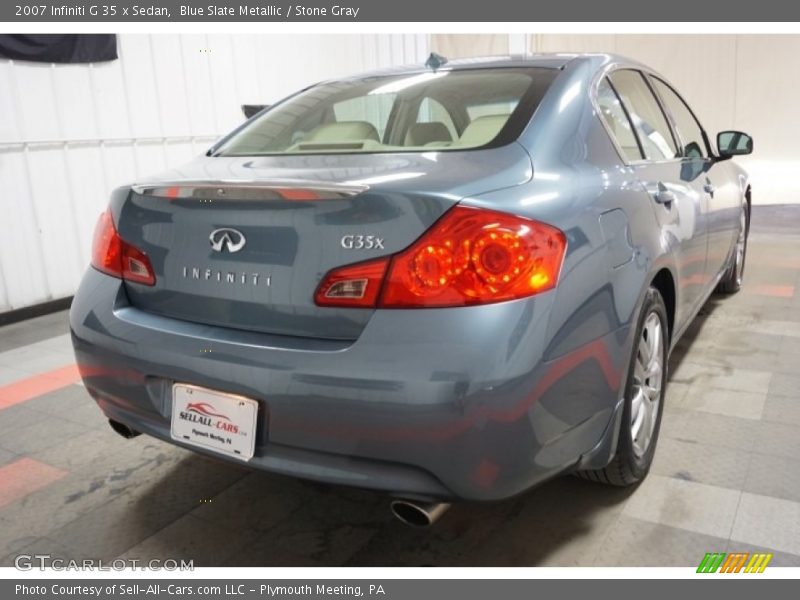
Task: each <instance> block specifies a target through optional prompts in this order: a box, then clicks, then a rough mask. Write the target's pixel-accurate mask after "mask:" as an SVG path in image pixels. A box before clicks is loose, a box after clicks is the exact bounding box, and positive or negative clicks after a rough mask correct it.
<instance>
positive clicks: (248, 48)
mask: <svg viewBox="0 0 800 600" xmlns="http://www.w3.org/2000/svg"><path fill="white" fill-rule="evenodd" d="M427 53H428V36H427V35H424V34H423V35H416V34H409V35H317V36H299V35H216V34H211V35H174V34H168V35H167V34H161V35H121V36H119V54H120V59H119V60H117V61H113V62H110V63H97V64H90V65H41V64H34V63H25V62H18V61H10V60H0V115H2V117H0V189H3V194H0V211H2V212H0V214H2V215H3V217H2V219H3V220H2V223H3V224H4V225H5V224H6V223H12V226H11V227H7V228H6V229H5V230H4V231H5V233H4V235H3V236H2V238H0V312H2V311H5V310H9V309H15V308H21V307H24V306H29V305H32V304H36V303H39V302H44V301H47V300H51V299H54V298H60V297H64V296H69V295H71V294H72V293H74V291H75V289H76V288H77V285H78V282H79V281H80V277H81V275H82V273H83V271H84V270H85V268H86V265H87V264H88V263H89V258H90V246H91V237H92V232H93V230H94V225H95V223H96V220H97V216H98V214H99V213H100V212H101V211H102V210H103V208H104V207H105V205H106V203H107V200H108V195H109V193H110V192H111V190H112V189H114V188H116V187H118V186H120V185H123V184H126V183H131V182H133V181H135V180H137V179H139V178H142V177H145V176H148V175H152V174H155V173H157V172H160V171H163V170H165V169H168V168H174V167H177V166H179V165H181V164H182V163H185V162H187V161H188V160H190V159H191V158H192V157H194V156H197V155H199V154H201V153H203V152H204V151H205V150H206V149H207V148H208V147H209V146H210V145H211V144H212V143H213V141H214V140H215V139H217V138H218V137H219V136H220V135H222V134H224V133H226V132H227V131H229V130H230V129H232V128H233V127H235V126H236V125H238V124H239V123H241V122H242V120H243V116H242V114H241V105H242V104H271V103H274V102H276V101H278V100H280V99H281V98H283V97H285V96H286V95H288V94H290V93H292V92H294V91H296V90H297V89H299V88H301V87H305V86H307V85H310V84H312V83H315V82H317V81H319V80H323V79H329V78H332V77H338V76H342V75H347V74H352V73H358V72H360V71H363V70H365V69H372V68H379V67H384V66H389V65H397V64H404V63H420V62H422V61H424V60H425V57H426V56H427Z"/></svg>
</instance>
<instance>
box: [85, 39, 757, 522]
mask: <svg viewBox="0 0 800 600" xmlns="http://www.w3.org/2000/svg"><path fill="white" fill-rule="evenodd" d="M751 151H752V140H751V138H750V137H749V136H748V135H746V134H744V133H741V132H737V131H726V132H722V133H720V134H719V135H717V136H716V138H715V140H714V141H712V139H711V138H710V136H709V135H708V134H707V132H706V131H705V130H704V129H703V127H702V125H701V124H700V122H699V121H698V120H697V118H696V117H695V115H694V113H693V112H692V110H691V109H690V108H689V106H688V105H687V104H686V103H685V102H684V101H683V99H682V98H681V96H680V95H679V93H678V92H677V91H676V90H675V89H674V88H673V87H672V86H671V85H670V84H669V83H668V82H667V81H666V80H665V79H664V78H663V77H661V76H660V75H658V74H656V73H654V72H653V71H652V70H650V69H648V68H647V67H645V66H643V65H640V64H637V63H635V62H632V61H629V60H627V59H623V58H621V57H617V56H611V55H582V56H565V55H540V56H533V57H528V58H524V59H522V58H515V57H509V58H505V59H501V58H495V59H489V60H472V61H459V62H451V63H446V62H445V61H444V60H443V59H442V58H441V57H438V56H435V55H433V56H432V58H431V60H429V62H428V64H427V65H426V66H424V67H415V68H406V69H396V70H391V71H384V72H380V73H373V74H368V75H364V76H359V77H353V78H350V79H341V80H336V81H330V82H326V83H322V84H319V85H315V86H312V87H310V88H308V89H305V90H303V91H301V92H299V93H297V94H295V95H294V96H291V97H289V98H287V99H286V100H284V101H282V102H280V103H278V104H276V105H274V106H272V107H270V108H267V109H265V110H263V111H262V112H261V113H259V114H258V115H256V116H255V117H253V118H251V119H250V120H249V121H247V122H246V123H245V124H244V125H243V126H241V127H240V128H239V129H237V130H236V131H234V132H233V133H231V134H230V135H228V136H227V137H225V138H224V139H222V140H221V141H220V142H219V143H218V144H216V145H215V146H214V147H213V148H212V149H211V150H210V151H209V152H208V153H207V155H205V156H203V157H201V158H199V159H197V160H195V161H194V162H192V163H190V164H189V165H187V166H185V167H183V168H180V169H177V170H174V171H171V172H168V173H166V174H163V175H161V176H158V177H155V178H153V179H150V180H147V181H140V182H137V183H135V184H133V185H130V186H126V187H123V188H120V189H117V190H116V191H115V192H114V193H113V195H112V198H111V201H110V205H109V208H108V211H107V212H106V213H105V214H103V215H102V216H101V218H100V221H99V223H98V226H97V230H96V234H95V239H94V248H93V257H92V268H90V269H89V270H88V272H87V273H86V276H85V278H84V280H83V282H82V284H81V286H80V289H79V291H78V293H77V295H76V296H75V300H74V302H73V304H72V310H71V314H70V322H71V328H72V333H73V341H74V346H75V353H76V355H77V360H78V363H79V366H80V371H81V375H82V376H83V379H84V382H85V384H86V388H87V389H88V390H89V392H90V393H91V394H92V396H93V397H94V398H95V399H96V400H97V403H98V404H99V405H100V408H101V409H102V410H103V412H104V413H105V414H106V415H107V416H108V418H109V419H110V420H111V424H112V426H113V427H114V428H115V429H116V430H117V431H118V432H120V433H122V434H123V435H126V436H132V435H135V434H137V433H147V434H149V435H152V436H155V437H157V438H160V439H162V440H165V441H168V442H171V443H174V444H177V445H180V446H184V447H187V448H190V449H193V450H196V451H199V452H203V453H207V454H213V455H215V456H219V457H222V458H226V459H229V460H232V461H235V462H240V463H247V464H249V465H252V466H253V467H255V468H259V469H264V470H268V471H273V472H278V473H285V474H290V475H295V476H298V477H303V478H308V479H314V480H319V481H324V482H330V483H336V484H346V485H351V486H358V487H362V488H369V489H374V490H381V491H384V492H386V493H387V494H389V495H390V496H391V497H393V498H395V499H396V500H397V501H396V502H395V505H394V506H395V512H396V513H397V514H398V515H399V516H401V518H404V519H405V520H406V521H409V522H412V523H425V522H429V521H431V520H433V519H435V517H436V516H437V515H438V514H440V513H441V511H442V510H443V508H444V507H445V506H446V505H444V504H441V503H443V502H448V501H450V500H453V499H466V500H492V499H500V498H506V497H509V496H511V495H514V494H518V493H520V492H522V491H524V490H527V489H528V488H530V487H531V486H534V485H536V484H537V483H540V482H542V481H544V480H546V479H548V478H551V477H553V476H555V475H558V474H561V473H564V472H569V471H577V472H580V473H582V474H584V475H585V476H586V477H588V478H590V479H594V480H597V481H601V482H606V483H611V484H615V485H629V484H633V483H635V482H637V481H640V480H641V479H642V478H643V477H645V475H646V474H647V472H648V468H649V466H650V463H651V461H652V458H653V453H654V452H655V449H656V441H657V439H658V431H659V424H660V420H661V413H662V409H663V405H664V391H665V384H666V380H667V357H668V355H669V352H670V349H671V348H672V347H674V345H675V343H676V341H677V340H678V338H679V337H680V335H681V334H682V333H683V331H684V330H685V329H686V327H687V325H688V324H689V323H690V321H691V320H692V318H693V317H694V316H695V315H696V313H697V312H698V310H699V309H700V307H701V305H702V304H703V303H704V302H705V300H706V299H707V297H708V296H709V294H711V292H712V291H713V290H714V289H715V288H718V289H720V290H722V291H724V292H735V291H736V290H738V288H739V286H740V285H741V281H742V273H743V268H744V260H745V250H746V242H747V230H748V223H749V213H750V185H749V183H748V177H747V175H746V173H745V172H744V171H742V169H740V168H739V167H737V166H736V165H735V164H734V163H733V162H732V161H731V160H728V159H730V158H731V157H732V156H733V155H736V154H747V153H749V152H751Z"/></svg>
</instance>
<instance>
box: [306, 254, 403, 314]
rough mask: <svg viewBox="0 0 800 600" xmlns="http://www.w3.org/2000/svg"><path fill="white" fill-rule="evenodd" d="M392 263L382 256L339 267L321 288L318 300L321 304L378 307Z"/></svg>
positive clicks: (318, 290)
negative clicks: (384, 279)
mask: <svg viewBox="0 0 800 600" xmlns="http://www.w3.org/2000/svg"><path fill="white" fill-rule="evenodd" d="M388 264H389V259H388V258H379V259H378V260H371V261H368V262H363V263H357V264H355V265H349V266H347V267H342V268H341V269H335V270H333V271H331V272H330V273H328V276H327V277H326V278H325V280H324V281H323V282H322V283H321V284H320V286H319V287H318V288H317V293H316V295H315V297H314V300H315V301H316V303H317V304H318V305H319V306H352V307H356V308H357V307H362V308H370V307H374V306H375V302H376V301H377V300H378V292H380V290H381V282H382V281H383V276H384V274H385V273H386V267H387V265H388Z"/></svg>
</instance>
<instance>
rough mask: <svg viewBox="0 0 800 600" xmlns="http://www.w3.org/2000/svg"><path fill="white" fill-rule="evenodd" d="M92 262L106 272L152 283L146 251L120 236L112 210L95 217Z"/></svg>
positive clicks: (127, 279) (127, 278) (138, 281)
mask: <svg viewBox="0 0 800 600" xmlns="http://www.w3.org/2000/svg"><path fill="white" fill-rule="evenodd" d="M92 266H93V267H94V268H95V269H97V270H98V271H102V272H103V273H106V274H107V275H112V276H114V277H119V278H121V279H125V280H126V281H134V282H136V283H143V284H145V285H154V284H155V282H156V276H155V273H154V272H153V267H152V265H151V264H150V259H149V258H147V255H146V254H145V253H144V252H142V251H141V250H139V249H138V248H137V247H136V246H133V245H131V244H129V243H128V242H126V241H125V240H123V239H122V238H121V237H119V233H117V228H116V227H114V220H113V218H112V217H111V211H109V210H107V211H106V212H104V213H103V214H102V215H100V219H99V220H98V221H97V226H96V227H95V230H94V242H93V244H92Z"/></svg>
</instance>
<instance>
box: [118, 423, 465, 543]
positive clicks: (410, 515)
mask: <svg viewBox="0 0 800 600" xmlns="http://www.w3.org/2000/svg"><path fill="white" fill-rule="evenodd" d="M108 424H109V425H110V426H111V429H113V430H114V431H116V432H117V433H118V434H119V435H121V436H122V437H124V438H125V439H128V440H129V439H131V438H135V437H136V436H137V435H141V432H140V431H136V430H135V429H131V428H130V427H128V426H127V425H125V424H124V423H120V422H119V421H115V420H113V419H109V420H108ZM389 506H390V508H391V510H392V514H393V515H394V516H395V517H396V518H397V519H398V520H400V521H402V522H403V523H405V524H406V525H410V526H412V527H430V526H431V525H433V524H434V523H435V522H436V521H438V520H439V518H440V517H441V516H442V515H443V514H444V513H446V512H447V509H448V508H450V505H449V504H447V503H446V502H417V501H416V500H408V499H405V498H396V499H394V500H392V502H391V504H390V505H389Z"/></svg>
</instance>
